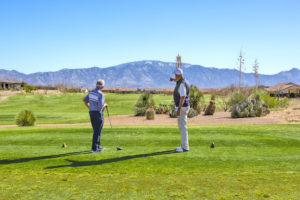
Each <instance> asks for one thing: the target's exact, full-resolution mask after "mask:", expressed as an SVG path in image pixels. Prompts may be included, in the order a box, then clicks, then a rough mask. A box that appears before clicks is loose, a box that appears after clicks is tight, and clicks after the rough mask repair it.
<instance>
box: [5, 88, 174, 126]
mask: <svg viewBox="0 0 300 200" xmlns="http://www.w3.org/2000/svg"><path fill="white" fill-rule="evenodd" d="M85 95H86V94H82V93H66V94H48V95H44V94H26V95H22V94H19V95H15V96H10V97H8V98H6V99H5V100H2V101H1V104H0V125H1V124H15V116H16V115H17V114H18V113H19V112H20V111H22V110H25V109H27V110H31V111H32V112H33V113H34V114H35V116H36V118H37V122H36V123H37V124H60V123H83V122H90V118H89V114H88V109H87V108H86V107H85V106H84V104H83V101H82V100H83V98H84V96H85ZM139 95H140V94H114V93H107V94H105V100H106V103H108V104H109V107H110V109H109V111H110V115H125V114H134V105H135V103H136V101H137V99H138V98H139ZM171 100H172V96H166V95H161V94H157V95H154V101H155V104H156V105H159V104H160V103H164V104H167V105H169V104H170V102H171Z"/></svg>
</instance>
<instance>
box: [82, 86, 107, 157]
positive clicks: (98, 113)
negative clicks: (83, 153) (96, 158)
mask: <svg viewBox="0 0 300 200" xmlns="http://www.w3.org/2000/svg"><path fill="white" fill-rule="evenodd" d="M103 88H104V80H98V81H97V83H96V88H95V89H94V90H92V91H91V92H90V93H89V94H88V95H87V96H86V97H85V98H84V99H83V101H84V104H85V106H86V107H87V108H88V109H89V111H90V112H89V113H90V118H91V124H92V127H93V130H94V134H93V142H92V149H91V153H96V152H102V151H103V150H104V148H103V147H101V146H100V137H101V132H102V128H103V123H104V117H103V110H104V109H105V108H107V107H108V105H107V104H106V103H105V98H104V94H103V93H102V91H101V90H102V89H103Z"/></svg>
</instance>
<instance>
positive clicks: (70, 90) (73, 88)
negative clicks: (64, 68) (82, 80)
mask: <svg viewBox="0 0 300 200" xmlns="http://www.w3.org/2000/svg"><path fill="white" fill-rule="evenodd" d="M66 92H68V93H81V87H71V88H67V89H66Z"/></svg>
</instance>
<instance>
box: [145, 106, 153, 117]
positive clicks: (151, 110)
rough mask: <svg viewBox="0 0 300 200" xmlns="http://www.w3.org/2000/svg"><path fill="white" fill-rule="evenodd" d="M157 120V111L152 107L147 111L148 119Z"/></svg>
mask: <svg viewBox="0 0 300 200" xmlns="http://www.w3.org/2000/svg"><path fill="white" fill-rule="evenodd" d="M154 118H155V110H154V108H153V107H150V108H148V109H147V110H146V119H147V120H153V119H154Z"/></svg>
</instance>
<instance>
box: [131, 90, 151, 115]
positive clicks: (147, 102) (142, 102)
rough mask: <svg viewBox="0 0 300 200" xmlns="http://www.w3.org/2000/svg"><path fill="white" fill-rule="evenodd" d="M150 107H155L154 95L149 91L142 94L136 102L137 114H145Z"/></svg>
mask: <svg viewBox="0 0 300 200" xmlns="http://www.w3.org/2000/svg"><path fill="white" fill-rule="evenodd" d="M150 107H154V100H153V95H152V94H151V93H149V92H146V93H143V94H141V95H140V97H139V99H138V100H137V102H136V104H135V115H136V116H145V113H146V110H147V109H148V108H150Z"/></svg>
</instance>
